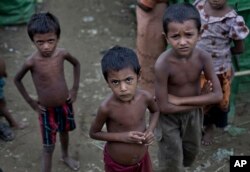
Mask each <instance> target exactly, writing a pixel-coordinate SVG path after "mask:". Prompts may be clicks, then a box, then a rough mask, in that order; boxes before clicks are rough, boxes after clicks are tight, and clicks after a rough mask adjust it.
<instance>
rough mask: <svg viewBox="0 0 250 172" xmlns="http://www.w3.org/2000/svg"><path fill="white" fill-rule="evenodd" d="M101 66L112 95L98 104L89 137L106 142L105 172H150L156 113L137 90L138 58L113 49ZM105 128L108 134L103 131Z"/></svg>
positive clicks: (144, 93)
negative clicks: (148, 114)
mask: <svg viewBox="0 0 250 172" xmlns="http://www.w3.org/2000/svg"><path fill="white" fill-rule="evenodd" d="M101 65H102V72H103V75H104V78H105V80H106V82H107V83H108V86H109V87H110V88H111V90H112V94H111V95H110V96H108V97H107V98H106V99H105V100H104V101H103V102H102V103H101V105H100V107H99V109H98V112H97V116H96V118H95V120H94V121H93V123H92V125H91V128H90V132H89V134H90V137H91V138H93V139H97V140H103V141H107V143H106V146H105V149H104V152H103V153H104V163H105V171H106V172H117V171H119V172H129V171H138V172H152V164H151V160H150V156H149V153H148V145H150V144H152V142H153V140H154V134H153V130H154V128H155V126H156V123H157V120H158V117H159V112H158V108H157V105H156V102H155V100H154V98H153V96H152V95H151V94H150V93H149V92H147V91H143V90H140V89H137V84H138V80H139V77H140V70H141V68H140V65H139V62H138V59H137V56H136V54H135V53H134V52H133V50H131V49H128V48H124V47H119V46H115V47H114V48H111V49H110V50H109V51H108V52H107V53H106V54H105V55H104V57H103V59H102V61H101ZM147 109H148V110H149V112H150V118H149V125H148V126H147V125H146V118H145V113H146V110H147ZM104 124H106V127H107V132H105V131H102V128H103V126H104Z"/></svg>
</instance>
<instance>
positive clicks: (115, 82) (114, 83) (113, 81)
mask: <svg viewBox="0 0 250 172" xmlns="http://www.w3.org/2000/svg"><path fill="white" fill-rule="evenodd" d="M111 83H112V85H119V83H120V81H118V80H112V81H111Z"/></svg>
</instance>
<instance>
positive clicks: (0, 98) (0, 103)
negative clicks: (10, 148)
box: [0, 58, 26, 141]
mask: <svg viewBox="0 0 250 172" xmlns="http://www.w3.org/2000/svg"><path fill="white" fill-rule="evenodd" d="M6 77H7V72H6V65H5V61H4V60H3V59H2V58H0V115H2V116H3V117H4V118H5V119H6V120H7V121H8V123H9V126H10V127H11V128H14V129H23V128H25V127H26V124H25V123H22V122H17V121H16V120H15V119H14V117H13V116H12V114H11V113H10V111H9V109H8V108H7V104H6V101H5V98H4V90H3V89H4V85H5V78H6ZM6 127H7V126H6ZM4 128H5V127H3V130H4ZM1 133H2V136H1V137H3V139H4V140H6V141H10V140H13V139H14V134H13V133H12V132H5V131H1ZM7 133H9V134H7Z"/></svg>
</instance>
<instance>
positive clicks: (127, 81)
mask: <svg viewBox="0 0 250 172" xmlns="http://www.w3.org/2000/svg"><path fill="white" fill-rule="evenodd" d="M133 80H134V79H133V78H132V77H129V78H127V79H126V80H125V81H126V83H128V84H130V83H132V81H133Z"/></svg>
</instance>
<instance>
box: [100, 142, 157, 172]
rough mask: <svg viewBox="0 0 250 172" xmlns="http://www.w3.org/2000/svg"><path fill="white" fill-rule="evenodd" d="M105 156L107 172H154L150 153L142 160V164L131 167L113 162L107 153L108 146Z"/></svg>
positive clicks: (104, 152) (105, 149)
mask: <svg viewBox="0 0 250 172" xmlns="http://www.w3.org/2000/svg"><path fill="white" fill-rule="evenodd" d="M103 155H104V163H105V172H152V171H153V169H152V163H151V160H150V156H149V153H148V151H147V152H146V153H145V155H144V157H143V158H142V159H141V161H140V162H138V163H136V164H134V165H131V166H124V165H121V164H118V163H117V162H115V161H113V159H112V158H111V156H110V155H109V153H108V152H107V148H106V146H105V148H104V151H103Z"/></svg>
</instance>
